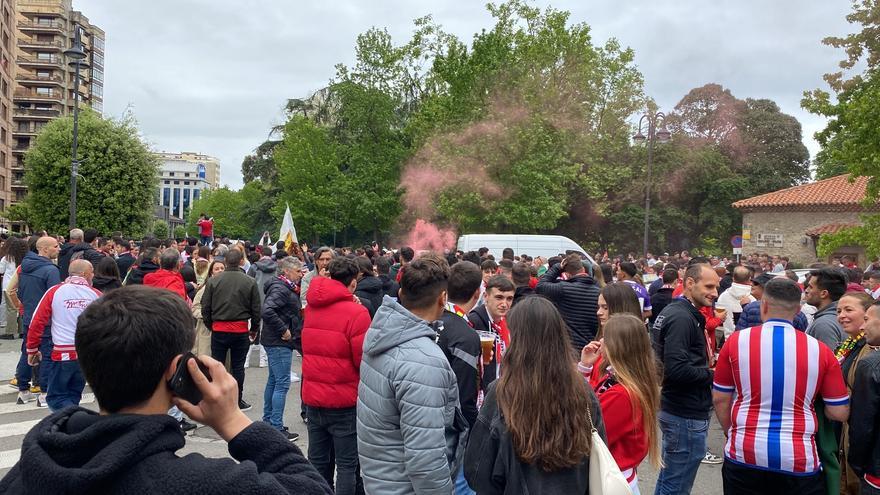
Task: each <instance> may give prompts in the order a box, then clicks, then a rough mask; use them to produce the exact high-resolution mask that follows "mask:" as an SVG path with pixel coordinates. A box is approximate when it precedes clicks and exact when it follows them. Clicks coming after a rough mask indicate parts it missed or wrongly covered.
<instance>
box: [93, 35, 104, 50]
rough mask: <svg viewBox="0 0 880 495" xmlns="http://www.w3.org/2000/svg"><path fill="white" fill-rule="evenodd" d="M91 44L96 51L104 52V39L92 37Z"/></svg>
mask: <svg viewBox="0 0 880 495" xmlns="http://www.w3.org/2000/svg"><path fill="white" fill-rule="evenodd" d="M92 44H93V45H94V46H95V49H96V50H101V51H102V52H103V51H104V38H98V37H97V36H93V37H92Z"/></svg>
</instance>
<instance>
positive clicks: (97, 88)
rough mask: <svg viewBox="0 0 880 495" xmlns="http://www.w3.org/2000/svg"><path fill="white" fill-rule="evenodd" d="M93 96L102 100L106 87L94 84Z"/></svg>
mask: <svg viewBox="0 0 880 495" xmlns="http://www.w3.org/2000/svg"><path fill="white" fill-rule="evenodd" d="M92 94H93V95H95V96H97V97H99V98H102V97H103V96H104V86H102V85H100V84H96V83H92Z"/></svg>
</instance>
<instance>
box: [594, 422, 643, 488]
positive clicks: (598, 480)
mask: <svg viewBox="0 0 880 495" xmlns="http://www.w3.org/2000/svg"><path fill="white" fill-rule="evenodd" d="M590 409H591V407H590V406H587V416H588V418H589V420H590V430H591V431H592V438H591V440H592V442H591V444H592V448H591V449H590V495H632V491H631V490H630V489H629V483H627V482H626V478H624V477H623V473H621V472H620V468H619V467H618V466H617V461H615V460H614V457H612V456H611V451H609V450H608V447H607V446H606V445H605V442H604V441H602V437H601V436H599V431H598V430H596V426H595V425H593V413H592V412H591V411H590Z"/></svg>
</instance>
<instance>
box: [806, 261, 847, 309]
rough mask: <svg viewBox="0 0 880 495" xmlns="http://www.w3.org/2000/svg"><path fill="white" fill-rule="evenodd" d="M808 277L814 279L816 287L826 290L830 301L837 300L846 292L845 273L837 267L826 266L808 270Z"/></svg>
mask: <svg viewBox="0 0 880 495" xmlns="http://www.w3.org/2000/svg"><path fill="white" fill-rule="evenodd" d="M810 278H815V279H816V287H818V288H819V289H820V290H827V291H828V295H829V296H830V297H831V300H832V301H837V300H838V299H840V298H841V297H843V294H844V293H845V292H846V284H847V278H846V274H845V273H844V272H843V271H842V270H840V269H837V268H832V267H826V268H821V269H819V270H813V271H811V272H810Z"/></svg>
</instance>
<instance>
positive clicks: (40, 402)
mask: <svg viewBox="0 0 880 495" xmlns="http://www.w3.org/2000/svg"><path fill="white" fill-rule="evenodd" d="M37 407H49V404H46V394H40V395H39V396H38V397H37Z"/></svg>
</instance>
